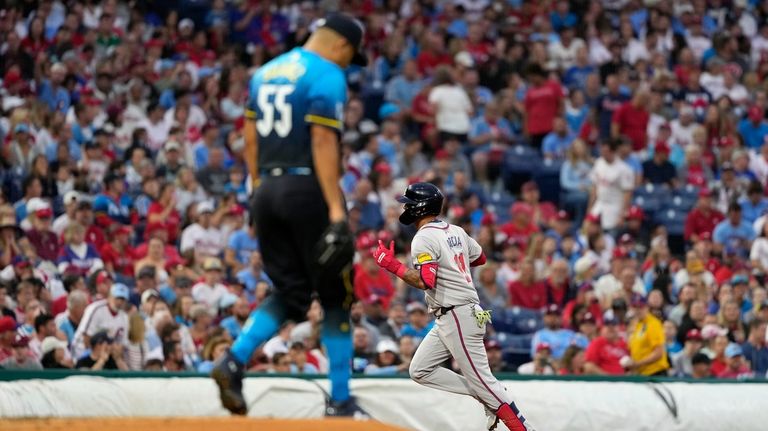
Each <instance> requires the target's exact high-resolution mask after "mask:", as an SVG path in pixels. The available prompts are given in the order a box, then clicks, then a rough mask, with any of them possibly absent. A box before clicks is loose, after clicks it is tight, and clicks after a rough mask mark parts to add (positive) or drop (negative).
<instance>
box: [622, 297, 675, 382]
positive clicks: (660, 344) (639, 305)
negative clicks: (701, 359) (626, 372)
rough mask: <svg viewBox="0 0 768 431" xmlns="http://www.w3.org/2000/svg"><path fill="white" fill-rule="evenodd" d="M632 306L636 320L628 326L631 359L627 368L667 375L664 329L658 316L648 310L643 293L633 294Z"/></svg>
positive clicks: (667, 363)
mask: <svg viewBox="0 0 768 431" xmlns="http://www.w3.org/2000/svg"><path fill="white" fill-rule="evenodd" d="M631 305H632V308H633V310H634V311H635V322H634V325H633V326H630V327H629V328H628V331H629V333H630V334H631V335H629V352H630V358H631V360H630V361H627V364H626V365H625V367H626V368H628V369H630V370H632V371H634V372H636V373H638V374H641V375H645V376H652V375H666V374H667V369H668V368H669V362H668V361H667V355H666V354H665V352H664V345H665V342H666V341H665V338H664V329H663V327H662V324H661V322H660V321H659V319H658V318H656V317H655V316H653V315H652V314H650V313H649V311H648V304H647V302H646V299H645V297H643V296H642V295H637V294H635V295H633V296H632V302H631Z"/></svg>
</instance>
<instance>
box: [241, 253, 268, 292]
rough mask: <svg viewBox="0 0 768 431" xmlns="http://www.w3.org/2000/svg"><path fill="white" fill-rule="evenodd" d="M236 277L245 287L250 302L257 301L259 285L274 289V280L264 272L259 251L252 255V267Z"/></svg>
mask: <svg viewBox="0 0 768 431" xmlns="http://www.w3.org/2000/svg"><path fill="white" fill-rule="evenodd" d="M235 277H236V278H237V280H238V281H240V282H241V283H243V284H244V285H245V296H246V297H247V298H248V302H254V301H256V300H257V296H259V292H257V290H258V289H257V288H258V286H259V283H266V285H267V286H269V287H270V288H271V287H272V280H270V279H269V276H268V275H267V273H266V272H264V269H263V263H262V260H261V253H259V252H258V251H254V252H252V253H251V260H250V265H249V266H248V267H246V268H245V269H243V270H241V271H240V272H238V273H237V274H236V275H235Z"/></svg>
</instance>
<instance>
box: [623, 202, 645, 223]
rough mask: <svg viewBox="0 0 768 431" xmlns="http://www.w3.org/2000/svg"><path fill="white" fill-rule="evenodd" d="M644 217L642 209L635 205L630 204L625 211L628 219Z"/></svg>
mask: <svg viewBox="0 0 768 431" xmlns="http://www.w3.org/2000/svg"><path fill="white" fill-rule="evenodd" d="M644 217H645V214H644V213H643V209H642V208H640V207H639V206H637V205H632V206H631V207H629V210H628V211H627V219H629V220H642V219H643V218H644Z"/></svg>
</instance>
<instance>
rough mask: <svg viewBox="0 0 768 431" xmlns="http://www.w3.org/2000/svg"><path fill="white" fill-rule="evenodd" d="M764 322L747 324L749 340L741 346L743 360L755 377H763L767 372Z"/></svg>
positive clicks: (767, 357)
mask: <svg viewBox="0 0 768 431" xmlns="http://www.w3.org/2000/svg"><path fill="white" fill-rule="evenodd" d="M766 325H767V323H766V322H765V321H761V320H757V319H755V320H752V322H750V324H749V338H748V339H747V341H746V342H745V343H744V344H742V345H741V348H742V351H743V353H744V358H745V359H746V360H747V362H748V363H749V365H750V367H751V369H752V371H753V372H754V373H755V375H758V376H765V375H766V372H768V346H766Z"/></svg>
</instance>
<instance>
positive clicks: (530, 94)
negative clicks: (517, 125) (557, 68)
mask: <svg viewBox="0 0 768 431" xmlns="http://www.w3.org/2000/svg"><path fill="white" fill-rule="evenodd" d="M525 75H526V78H528V80H529V82H530V87H529V88H528V89H527V91H526V92H525V101H524V103H525V110H524V115H525V120H524V123H523V124H524V129H523V130H524V131H525V134H526V136H527V137H528V140H529V142H530V144H531V145H532V146H533V147H534V148H536V149H540V148H541V146H542V143H543V141H544V137H545V136H546V135H547V133H549V132H551V131H552V129H553V123H554V120H555V118H556V117H557V116H559V115H560V114H561V113H562V111H563V103H564V99H565V97H564V93H563V89H562V88H561V87H560V84H559V83H557V82H555V81H552V80H549V79H547V72H546V70H545V69H544V68H543V67H542V66H541V65H540V64H537V63H531V64H530V65H528V66H527V68H526V70H525Z"/></svg>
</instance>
